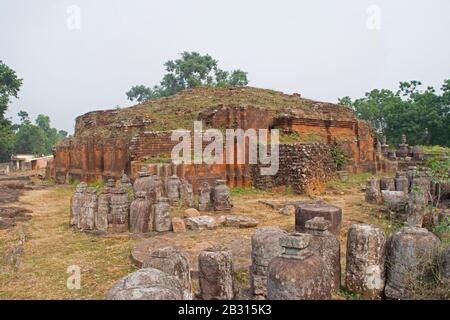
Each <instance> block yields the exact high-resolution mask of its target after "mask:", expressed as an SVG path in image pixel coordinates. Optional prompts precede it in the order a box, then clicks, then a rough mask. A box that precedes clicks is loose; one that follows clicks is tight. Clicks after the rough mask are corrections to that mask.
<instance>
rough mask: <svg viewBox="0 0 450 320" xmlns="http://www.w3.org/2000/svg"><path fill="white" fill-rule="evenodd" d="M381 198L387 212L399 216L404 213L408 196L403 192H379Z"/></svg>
mask: <svg viewBox="0 0 450 320" xmlns="http://www.w3.org/2000/svg"><path fill="white" fill-rule="evenodd" d="M381 195H382V198H383V203H384V204H385V205H386V206H387V207H388V209H389V210H391V211H394V212H398V213H401V214H404V213H405V207H406V204H407V202H408V195H407V194H405V193H404V192H403V191H384V190H383V191H381Z"/></svg>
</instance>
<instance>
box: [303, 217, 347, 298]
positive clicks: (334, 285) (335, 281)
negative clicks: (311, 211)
mask: <svg viewBox="0 0 450 320" xmlns="http://www.w3.org/2000/svg"><path fill="white" fill-rule="evenodd" d="M330 226H331V222H330V221H328V220H325V219H324V218H323V217H315V218H314V219H311V220H308V221H306V224H305V228H306V233H308V234H310V235H311V236H312V238H311V241H310V244H309V249H310V250H311V251H312V252H314V253H315V254H317V255H318V256H319V257H321V258H322V260H323V262H324V263H325V266H326V268H327V270H328V273H329V277H330V280H331V291H332V292H337V291H339V290H340V288H341V246H340V243H339V239H338V238H337V237H336V236H335V235H333V234H332V233H331V232H329V231H328V229H329V228H330Z"/></svg>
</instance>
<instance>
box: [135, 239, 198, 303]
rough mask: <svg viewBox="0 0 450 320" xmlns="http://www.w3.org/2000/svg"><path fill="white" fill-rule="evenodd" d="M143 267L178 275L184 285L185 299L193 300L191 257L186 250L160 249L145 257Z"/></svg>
mask: <svg viewBox="0 0 450 320" xmlns="http://www.w3.org/2000/svg"><path fill="white" fill-rule="evenodd" d="M142 268H155V269H158V270H161V271H163V272H165V273H167V274H169V275H171V276H175V277H177V278H178V279H179V280H180V283H181V286H182V287H183V299H184V300H192V288H191V273H190V268H189V259H188V258H187V256H186V254H185V253H184V252H182V251H180V250H178V249H176V248H173V247H165V248H161V249H158V250H156V251H154V252H152V253H151V254H150V255H149V256H148V257H146V258H145V259H144V262H143V264H142Z"/></svg>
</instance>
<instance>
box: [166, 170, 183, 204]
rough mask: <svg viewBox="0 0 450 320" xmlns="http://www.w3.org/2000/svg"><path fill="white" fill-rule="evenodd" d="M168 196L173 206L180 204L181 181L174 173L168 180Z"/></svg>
mask: <svg viewBox="0 0 450 320" xmlns="http://www.w3.org/2000/svg"><path fill="white" fill-rule="evenodd" d="M167 198H168V199H169V203H170V205H171V206H178V205H179V204H180V198H181V181H180V178H178V177H177V176H176V175H173V176H171V177H170V178H169V181H167Z"/></svg>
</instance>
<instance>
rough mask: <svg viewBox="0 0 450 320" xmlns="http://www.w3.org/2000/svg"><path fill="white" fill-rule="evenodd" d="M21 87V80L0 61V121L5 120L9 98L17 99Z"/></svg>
mask: <svg viewBox="0 0 450 320" xmlns="http://www.w3.org/2000/svg"><path fill="white" fill-rule="evenodd" d="M21 86H22V79H19V78H18V77H17V75H16V72H15V71H14V70H12V69H11V68H9V67H8V66H7V65H6V64H4V63H3V61H1V60H0V120H5V118H4V117H5V112H6V109H7V108H8V104H9V103H10V98H11V97H14V98H17V97H18V94H19V90H20V87H21Z"/></svg>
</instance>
